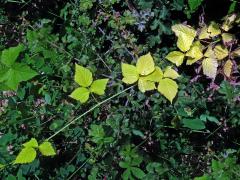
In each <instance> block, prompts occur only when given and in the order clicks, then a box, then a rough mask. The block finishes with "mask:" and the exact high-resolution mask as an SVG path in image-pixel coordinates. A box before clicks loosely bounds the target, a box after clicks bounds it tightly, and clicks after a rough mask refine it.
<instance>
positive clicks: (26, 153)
mask: <svg viewBox="0 0 240 180" xmlns="http://www.w3.org/2000/svg"><path fill="white" fill-rule="evenodd" d="M36 155H37V153H36V151H35V149H34V148H32V147H25V148H23V149H22V150H21V152H20V153H19V154H18V155H17V157H16V159H15V161H14V164H25V163H31V162H33V161H34V159H35V158H36Z"/></svg>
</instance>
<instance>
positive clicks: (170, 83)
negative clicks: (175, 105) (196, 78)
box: [158, 78, 178, 103]
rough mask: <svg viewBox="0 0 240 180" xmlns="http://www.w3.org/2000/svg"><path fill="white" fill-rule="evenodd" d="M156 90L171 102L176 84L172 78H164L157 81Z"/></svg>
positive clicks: (175, 93) (176, 87) (174, 95)
mask: <svg viewBox="0 0 240 180" xmlns="http://www.w3.org/2000/svg"><path fill="white" fill-rule="evenodd" d="M158 91H159V92H160V93H161V94H162V95H164V96H165V97H166V98H167V99H168V100H169V101H170V102H171V103H172V101H173V99H174V98H175V97H176V95H177V92H178V85H177V83H176V82H175V81H174V80H172V79H169V78H165V79H162V80H161V81H159V85H158Z"/></svg>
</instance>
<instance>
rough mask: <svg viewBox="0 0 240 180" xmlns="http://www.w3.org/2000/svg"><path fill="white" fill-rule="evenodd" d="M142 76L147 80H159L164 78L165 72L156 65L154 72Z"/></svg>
mask: <svg viewBox="0 0 240 180" xmlns="http://www.w3.org/2000/svg"><path fill="white" fill-rule="evenodd" d="M141 78H142V79H143V80H146V81H152V82H159V81H160V80H161V79H162V78H163V72H162V70H161V68H160V67H157V66H156V67H155V71H153V73H151V74H149V75H147V76H144V77H141Z"/></svg>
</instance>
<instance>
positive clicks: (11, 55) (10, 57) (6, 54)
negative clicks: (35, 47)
mask: <svg viewBox="0 0 240 180" xmlns="http://www.w3.org/2000/svg"><path fill="white" fill-rule="evenodd" d="M23 50H24V46H23V45H22V44H19V45H18V46H16V47H10V48H9V49H5V50H3V52H2V56H1V62H2V63H3V64H5V65H6V66H8V67H11V66H12V65H13V64H14V63H15V61H16V60H17V58H18V56H19V54H20V52H22V51H23Z"/></svg>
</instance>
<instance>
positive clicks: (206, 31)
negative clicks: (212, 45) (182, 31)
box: [198, 26, 210, 39]
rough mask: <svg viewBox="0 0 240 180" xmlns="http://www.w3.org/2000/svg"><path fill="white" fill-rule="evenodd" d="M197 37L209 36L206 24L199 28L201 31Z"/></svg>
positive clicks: (205, 37)
mask: <svg viewBox="0 0 240 180" xmlns="http://www.w3.org/2000/svg"><path fill="white" fill-rule="evenodd" d="M198 38H199V39H209V38H210V34H209V33H208V28H207V26H204V27H203V28H202V29H201V31H200V33H199V35H198Z"/></svg>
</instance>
